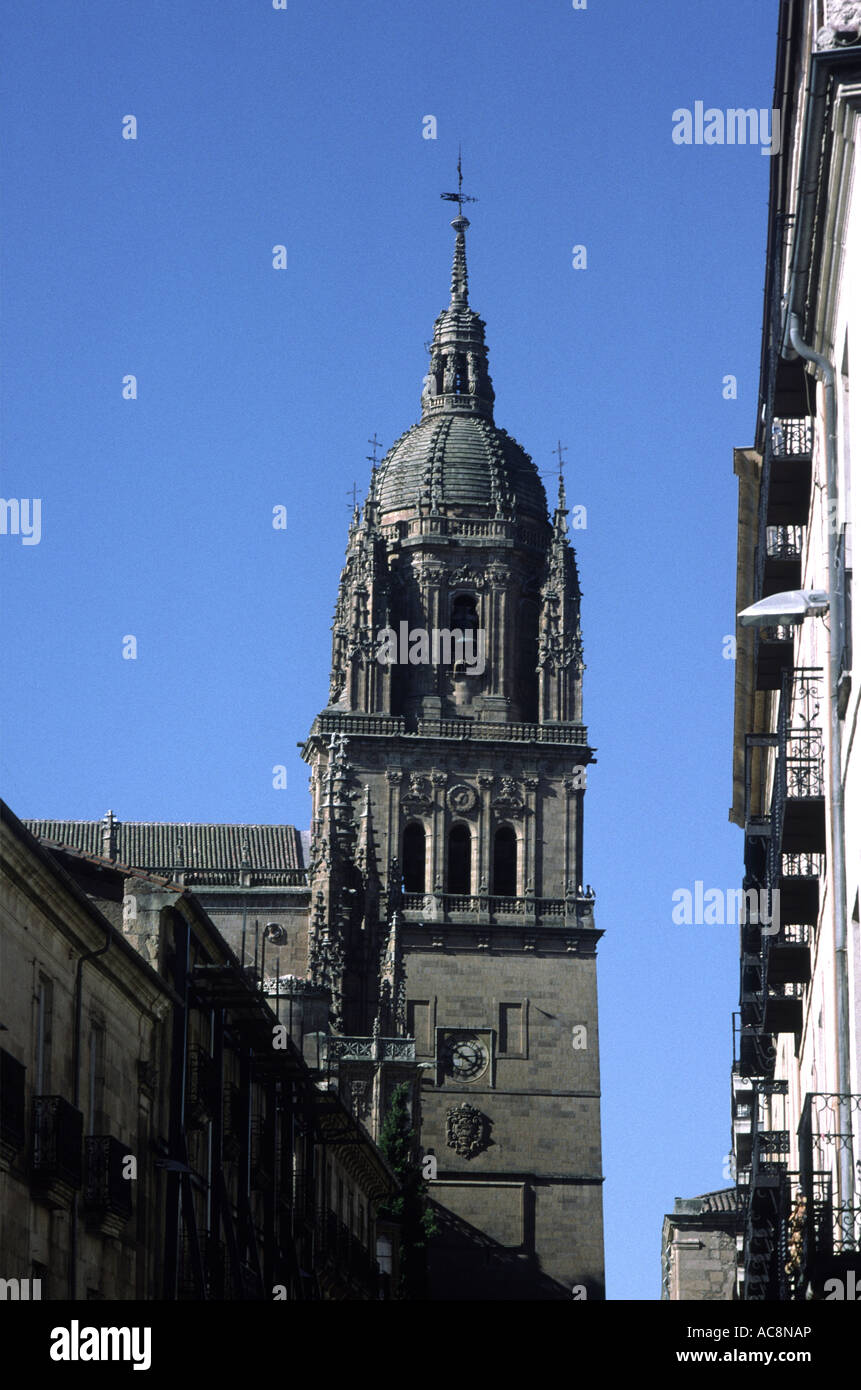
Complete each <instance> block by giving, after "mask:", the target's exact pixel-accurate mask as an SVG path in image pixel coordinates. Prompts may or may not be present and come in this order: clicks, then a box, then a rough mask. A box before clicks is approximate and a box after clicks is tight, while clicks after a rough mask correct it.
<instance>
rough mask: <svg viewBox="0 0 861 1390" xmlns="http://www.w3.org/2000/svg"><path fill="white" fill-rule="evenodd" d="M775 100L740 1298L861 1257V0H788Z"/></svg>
mask: <svg viewBox="0 0 861 1390" xmlns="http://www.w3.org/2000/svg"><path fill="white" fill-rule="evenodd" d="M774 105H775V107H776V108H777V109H778V110H779V112H780V120H781V130H782V138H781V147H780V150H779V153H778V154H776V155H775V156H774V158H773V160H772V164H771V191H770V208H769V227H768V258H767V267H766V290H765V311H764V325H763V346H762V367H761V378H760V394H759V402H758V412H757V432H756V438H755V441H754V444H753V446H752V447H750V448H745V449H738V450H736V454H735V472H736V474H737V476H738V482H739V512H738V516H739V524H738V569H737V611H738V612H742V611H743V610H746V609H748V608H749V607H751V606H753V605H755V604H758V603H760V602H761V601H762V600H768V599H769V598H771V599H772V600H773V603H772V604H771V614H770V615H769V614H768V613H764V612H762V611H761V610H757V611H756V612H755V613H754V614H751V615H750V616H749V619H745V622H744V623H741V622H740V624H739V627H738V635H737V670H736V690H735V733H734V750H733V756H734V767H733V779H734V785H733V806H732V810H731V813H730V814H731V819H732V820H733V821H734V822H735V823H736V824H737V825H739V826H740V827H741V828H742V829H743V831H744V836H745V878H744V885H743V886H744V888H745V890H750V889H753V890H755V891H756V893H757V895H758V896H760V895H764V897H763V899H762V900H763V901H764V902H765V903H767V904H768V912H767V913H765V914H757V913H754V912H751V913H749V914H748V917H747V921H746V922H745V923H744V925H743V926H742V928H741V987H740V1013H739V1016H738V1019H737V1022H736V1029H735V1038H736V1046H735V1054H734V1063H733V1076H732V1109H733V1148H734V1156H735V1163H736V1170H737V1182H738V1194H739V1208H740V1212H741V1218H740V1228H739V1236H740V1260H739V1277H738V1292H739V1294H740V1296H741V1297H743V1298H745V1299H801V1298H811V1297H813V1298H822V1297H838V1296H840V1295H839V1294H837V1293H835V1292H834V1289H835V1288H836V1287H837V1285H839V1284H840V1282H841V1281H844V1280H845V1279H846V1278H847V1277H848V1275H849V1272H850V1271H851V1270H853V1269H854V1270H858V1269H859V1268H861V1163H859V1160H861V1051H859V1048H861V943H859V906H858V904H859V893H861V850H859V845H861V754H859V742H858V739H857V737H856V734H857V725H858V719H859V709H860V708H861V706H859V694H861V681H859V677H858V673H857V672H855V670H854V655H853V654H854V652H857V651H859V650H861V646H859V641H861V631H859V628H858V622H859V618H858V612H857V605H856V606H855V608H854V609H853V604H852V535H853V531H854V529H855V527H854V518H855V512H856V510H857V509H858V506H859V498H861V488H859V485H858V484H857V483H855V482H854V471H857V467H858V462H859V460H861V386H859V381H858V363H859V361H861V139H859V133H861V10H859V6H858V5H857V4H854V3H846V2H845V0H843V2H841V0H827V2H826V0H783V3H781V5H780V14H779V35H778V56H777V70H776V81H775V97H774ZM789 591H804V592H805V593H806V594H807V595H808V600H807V601H805V600H799V599H798V597H797V595H796V598H795V600H794V602H793V601H792V600H788V599H783V598H779V599H775V596H776V595H784V594H787V593H789ZM811 594H816V595H817V597H816V598H814V599H812V600H811V599H810V598H809V596H810V595H811ZM805 602H808V603H810V602H812V603H814V604H815V605H817V606H816V607H815V608H814V612H813V613H812V614H811V615H810V616H808V617H807V618H806V619H804V620H802V609H803V608H804V606H805ZM817 614H818V616H817ZM748 622H749V623H750V625H748ZM832 1280H836V1281H837V1284H832V1283H830V1282H829V1281H832Z"/></svg>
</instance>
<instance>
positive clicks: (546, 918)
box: [404, 891, 595, 930]
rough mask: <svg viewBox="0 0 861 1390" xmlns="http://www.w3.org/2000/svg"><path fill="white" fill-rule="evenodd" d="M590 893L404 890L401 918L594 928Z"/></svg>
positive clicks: (416, 921) (422, 921) (417, 922)
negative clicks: (545, 894)
mask: <svg viewBox="0 0 861 1390" xmlns="http://www.w3.org/2000/svg"><path fill="white" fill-rule="evenodd" d="M594 911H595V895H594V893H588V892H587V893H583V892H582V891H581V893H580V894H579V895H577V896H574V895H573V894H572V895H571V896H569V897H567V898H533V897H496V896H493V895H491V894H484V893H472V894H455V893H405V894H404V921H405V922H409V923H413V924H415V925H416V926H423V925H424V924H425V923H426V922H427V923H437V924H438V923H442V922H447V923H451V924H452V925H457V924H463V925H470V924H472V923H477V924H480V925H482V926H487V925H490V926H511V927H522V926H523V925H524V924H525V923H528V924H529V925H530V926H542V925H543V926H549V927H567V928H569V929H570V928H572V927H576V928H582V929H587V930H590V929H594V926H595V919H594Z"/></svg>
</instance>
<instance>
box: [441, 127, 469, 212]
mask: <svg viewBox="0 0 861 1390" xmlns="http://www.w3.org/2000/svg"><path fill="white" fill-rule="evenodd" d="M439 196H440V197H441V198H445V200H446V202H447V203H457V214H458V217H463V205H464V203H477V202H478V199H477V198H470V197H469V196H468V195H467V194H466V193H464V191H463V169H462V168H461V162H460V145H458V147H457V192H456V193H440V195H439Z"/></svg>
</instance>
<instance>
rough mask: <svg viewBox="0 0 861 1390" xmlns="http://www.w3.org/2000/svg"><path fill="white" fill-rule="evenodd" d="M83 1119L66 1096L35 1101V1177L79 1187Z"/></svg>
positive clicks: (34, 1099) (46, 1097)
mask: <svg viewBox="0 0 861 1390" xmlns="http://www.w3.org/2000/svg"><path fill="white" fill-rule="evenodd" d="M83 1133H84V1117H83V1115H82V1114H81V1112H80V1110H76V1109H75V1107H74V1106H73V1105H70V1104H69V1102H68V1101H67V1100H65V1099H64V1098H63V1096H34V1098H33V1176H34V1178H36V1179H38V1180H39V1181H42V1182H49V1183H50V1182H61V1183H65V1184H67V1185H68V1186H69V1187H72V1188H79V1187H80V1186H81V1182H82V1180H83V1161H82V1152H81V1141H82V1138H83Z"/></svg>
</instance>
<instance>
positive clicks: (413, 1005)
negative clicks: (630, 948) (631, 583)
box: [304, 209, 604, 1299]
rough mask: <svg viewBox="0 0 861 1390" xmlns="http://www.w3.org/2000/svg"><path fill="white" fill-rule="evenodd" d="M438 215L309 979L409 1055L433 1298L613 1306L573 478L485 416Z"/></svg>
mask: <svg viewBox="0 0 861 1390" xmlns="http://www.w3.org/2000/svg"><path fill="white" fill-rule="evenodd" d="M451 225H452V227H453V228H454V231H455V248H454V264H453V270H452V282H451V298H450V302H449V304H448V307H447V308H446V309H444V310H443V312H442V313H441V314H440V315H439V317H438V318H437V320H436V323H435V325H434V335H433V343H432V345H431V348H430V363H429V367H428V372H427V375H426V377H425V380H424V389H423V393H422V398H421V404H422V416H421V419H420V421H419V422H418V424H416V425H413V426H412V428H411V429H409V430H407V432H406V433H405V434H403V435H402V436H401V438H400V439H399V440H397V442H396V443H395V444H394V445H393V446H392V448H391V449H390V450H389V452H388V453H387V454H386V456H385V458H384V459H383V460H382V463H381V464H380V466H379V468H377V467H376V466H375V467H374V469H373V472H372V476H371V484H370V490H369V493H368V497H367V500H366V502H365V506H364V508H363V510H362V511H361V512H360V511H359V509H358V508H357V509H356V510H355V512H354V515H353V519H352V523H351V526H350V532H349V540H348V545H347V557H346V563H345V566H344V570H343V572H342V575H341V581H340V586H339V589H338V600H337V605H336V609H335V620H334V626H333V633H334V636H333V656H332V676H331V687H330V692H329V703H328V706H327V707H326V709H325V710H324V711H323V712H322V713H321V714H320V715H319V716H318V717H317V719H316V720H315V722H314V725H313V728H312V730H311V733H310V735H309V737H308V740H307V742H306V744H305V746H304V757H305V759H306V761H307V762H308V763H309V765H310V767H311V786H312V796H313V812H312V814H313V820H312V844H311V864H310V870H311V872H310V882H311V925H310V938H309V949H310V962H311V971H312V978H314V979H315V980H317V981H318V982H319V983H320V984H322V985H324V986H327V987H328V988H329V989H330V990H331V992H332V999H333V1004H332V1020H331V1021H332V1026H333V1028H334V1029H335V1030H336V1031H337V1032H340V1033H342V1034H344V1035H345V1036H351V1035H352V1036H354V1037H356V1039H357V1041H358V1039H359V1038H361V1037H362V1036H372V1035H374V1034H376V1036H377V1037H378V1038H385V1037H389V1038H393V1039H395V1038H398V1037H402V1036H406V1037H414V1038H415V1040H416V1055H417V1059H418V1061H419V1063H420V1072H419V1075H420V1076H421V1078H422V1080H421V1093H420V1097H419V1105H418V1106H417V1112H418V1111H420V1117H421V1145H422V1149H423V1150H424V1153H425V1154H426V1155H428V1154H433V1155H434V1157H435V1160H436V1179H435V1181H434V1183H433V1185H432V1194H433V1196H434V1198H435V1199H436V1201H437V1202H438V1203H439V1205H440V1208H441V1212H440V1221H441V1228H442V1229H441V1234H440V1235H439V1236H438V1237H437V1239H436V1240H435V1242H434V1246H433V1251H432V1262H431V1270H432V1275H431V1293H432V1297H434V1298H437V1299H465V1298H478V1299H488V1298H494V1299H496V1298H499V1299H505V1298H509V1299H554V1298H560V1299H562V1298H567V1299H570V1298H571V1297H572V1293H573V1296H574V1297H577V1298H583V1297H586V1298H603V1296H604V1293H603V1289H604V1284H603V1236H602V1193H601V1184H602V1176H601V1136H600V1101H599V1097H600V1091H599V1063H598V1015H597V989H596V947H597V942H598V938H599V936H600V935H601V933H600V932H599V931H597V930H596V929H595V925H594V917H593V906H594V900H593V895H592V893H591V891H590V890H587V889H584V887H583V803H584V796H585V787H586V769H587V766H588V764H589V763H590V762H592V761H593V760H594V759H593V753H592V750H591V749H590V747H589V744H588V740H587V732H586V728H585V727H584V725H583V723H582V675H583V656H582V645H581V637H580V587H579V581H578V576H577V566H576V561H575V557H574V553H573V551H572V549H571V545H570V543H569V538H568V527H567V520H566V518H567V515H568V513H567V510H566V503H565V493H564V489H563V487H562V484H561V481H560V488H559V499H558V504H557V506H556V508H555V511H554V513H553V516H552V519H551V518H550V516H549V514H548V507H547V500H546V496H545V493H544V488H543V486H542V483H541V480H540V478H539V475H538V472H537V470H536V468H535V465H534V464H533V462H532V460H531V459H530V458H529V456H528V455H527V454H526V453H525V452H524V450H523V449H522V448H521V447H520V445H519V444H517V443H516V442H515V440H513V439H512V438H511V437H510V436H509V435H508V434H506V432H505V431H504V430H503V429H500V428H499V426H498V425H496V424H495V423H494V418H493V402H494V392H493V387H492V385H491V380H490V376H489V373H488V361H487V348H486V345H485V335H484V329H485V325H484V322H483V321H482V319H481V318H479V316H478V314H476V313H475V311H474V310H473V309H472V308H470V305H469V299H468V292H467V266H466V239H465V233H466V230H467V228H468V226H469V222H468V220H467V219H466V218H465V217H464V216H463V215H462V209H461V215H459V216H458V217H456V218H455V219H454V221H453V222H452V224H451ZM431 1166H432V1165H431Z"/></svg>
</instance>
